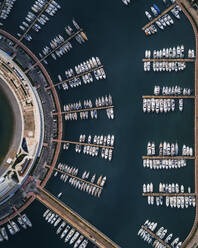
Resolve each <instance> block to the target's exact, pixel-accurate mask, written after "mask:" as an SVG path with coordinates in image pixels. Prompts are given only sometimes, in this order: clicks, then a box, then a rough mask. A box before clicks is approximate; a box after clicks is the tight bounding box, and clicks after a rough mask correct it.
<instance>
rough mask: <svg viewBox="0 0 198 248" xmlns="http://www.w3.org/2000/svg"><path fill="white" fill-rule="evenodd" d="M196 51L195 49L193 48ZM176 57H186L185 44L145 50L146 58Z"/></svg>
mask: <svg viewBox="0 0 198 248" xmlns="http://www.w3.org/2000/svg"><path fill="white" fill-rule="evenodd" d="M193 51H194V50H193ZM151 55H153V59H176V58H178V59H179V58H184V45H178V46H177V47H169V48H163V49H160V50H153V53H152V52H151V50H145V58H146V59H151V58H152V56H151Z"/></svg>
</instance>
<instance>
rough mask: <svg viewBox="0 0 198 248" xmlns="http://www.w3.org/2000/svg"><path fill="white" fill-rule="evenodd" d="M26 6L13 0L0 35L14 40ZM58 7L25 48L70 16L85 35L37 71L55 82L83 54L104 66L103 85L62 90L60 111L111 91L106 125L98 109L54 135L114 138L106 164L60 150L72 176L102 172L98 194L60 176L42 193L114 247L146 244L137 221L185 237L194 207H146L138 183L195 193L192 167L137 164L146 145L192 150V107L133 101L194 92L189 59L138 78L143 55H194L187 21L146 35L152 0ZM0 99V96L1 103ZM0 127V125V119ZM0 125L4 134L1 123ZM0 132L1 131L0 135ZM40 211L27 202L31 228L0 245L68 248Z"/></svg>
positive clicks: (60, 29)
mask: <svg viewBox="0 0 198 248" xmlns="http://www.w3.org/2000/svg"><path fill="white" fill-rule="evenodd" d="M31 2H32V1H30V2H29V1H28V3H27V1H24V0H21V1H17V2H16V5H15V6H16V8H15V9H14V10H13V12H12V13H11V14H10V16H9V18H8V19H7V21H6V22H5V25H4V28H5V29H6V31H8V32H10V33H11V34H13V35H15V36H16V33H17V32H18V31H19V28H18V25H19V24H20V23H21V22H22V21H23V19H24V17H25V15H26V13H27V11H28V10H29V9H30V4H31ZM58 2H59V3H60V4H61V6H62V9H61V10H60V11H59V12H58V13H57V15H56V16H55V17H52V18H51V19H50V21H49V23H48V24H46V26H44V27H43V29H42V30H41V31H40V32H39V33H33V41H32V42H30V43H28V42H26V41H24V43H25V44H26V45H27V46H28V47H29V48H30V49H31V50H32V51H33V52H34V53H35V54H36V55H38V53H39V52H40V51H41V50H42V48H43V47H44V46H45V45H47V44H49V41H50V40H51V39H52V38H54V37H55V36H56V35H57V34H59V33H61V34H63V36H64V37H65V34H64V27H65V25H66V24H71V21H72V18H73V17H74V18H75V19H76V21H77V22H78V23H80V25H81V27H82V28H83V29H84V31H85V33H86V34H87V36H88V39H89V40H88V42H86V43H85V44H83V45H79V44H77V43H75V42H72V44H73V49H72V50H71V51H70V52H69V53H68V54H66V55H64V56H63V57H61V58H59V59H57V60H56V61H54V60H53V59H52V58H49V59H48V62H49V64H48V65H47V66H46V69H47V70H48V72H49V74H50V76H51V78H52V79H53V81H55V82H58V78H57V75H58V74H61V75H62V77H63V78H64V71H65V70H66V69H69V68H74V66H75V65H77V64H79V63H81V62H83V61H85V60H87V59H89V58H91V57H92V56H98V57H99V58H100V59H101V62H102V64H103V65H104V69H105V71H106V74H107V79H106V80H101V81H94V82H93V83H92V84H90V85H82V86H81V87H78V88H74V89H69V90H68V91H63V90H58V89H57V91H58V94H59V96H60V102H61V104H62V106H63V104H68V103H74V102H76V101H79V100H84V99H91V100H93V102H94V100H95V98H96V97H101V96H104V95H105V94H109V93H110V94H111V95H112V97H113V104H114V106H115V120H108V119H107V117H106V114H105V112H104V111H99V112H98V119H97V120H84V121H83V120H82V121H81V120H78V121H68V122H65V121H64V132H63V139H65V140H72V141H78V139H79V136H80V134H86V135H89V134H91V135H92V136H94V135H102V134H103V135H107V134H114V135H115V151H114V153H113V159H112V162H107V161H105V160H104V159H101V157H100V156H98V157H91V156H88V155H84V154H83V153H81V154H78V153H76V152H75V149H74V146H70V149H69V150H68V151H63V150H62V151H61V153H60V157H59V162H61V163H66V164H68V165H69V166H73V167H76V168H79V171H80V173H83V171H85V170H86V171H90V174H91V175H93V174H94V173H96V175H97V176H100V175H101V174H102V175H104V176H106V177H107V181H106V185H105V188H104V190H103V193H102V194H101V197H100V198H97V197H93V196H91V195H88V194H87V193H85V192H82V191H80V190H77V189H75V188H74V187H72V186H71V185H70V184H69V183H65V184H64V183H63V182H62V181H61V180H60V179H59V176H57V177H53V176H52V177H51V179H50V180H49V182H48V184H47V189H48V190H49V191H50V192H51V193H52V194H54V195H56V196H57V194H58V193H60V192H63V195H62V196H61V201H63V202H64V203H65V204H67V205H68V206H69V207H71V208H72V209H73V210H74V211H76V212H77V213H79V214H80V215H81V216H82V217H83V218H85V219H86V220H88V221H89V222H90V223H91V224H93V225H95V226H96V227H97V228H98V229H99V230H101V231H102V232H103V233H105V234H106V235H107V236H109V237H110V238H111V239H112V240H113V241H115V242H116V243H117V244H119V245H120V246H121V247H123V248H146V247H148V244H147V243H145V242H144V241H143V240H141V239H140V238H139V237H138V236H137V232H138V230H139V228H140V226H141V225H142V224H143V223H144V221H145V220H146V219H149V220H151V221H154V222H158V225H159V227H160V226H164V227H165V228H167V229H168V232H169V233H173V234H174V237H175V238H176V237H180V240H184V239H185V238H186V236H187V235H188V233H189V232H190V230H191V227H192V225H193V222H194V216H195V209H193V208H192V207H190V208H188V209H183V210H182V209H171V208H166V206H165V203H164V205H163V206H161V207H157V206H150V205H148V204H147V199H146V198H144V197H143V196H142V185H143V183H150V182H153V185H154V192H157V191H158V185H159V183H160V182H163V183H178V184H180V185H181V184H183V185H184V186H185V189H186V190H187V187H188V186H190V187H191V188H192V189H194V161H187V166H186V167H185V168H181V169H172V170H150V169H148V168H143V166H142V156H143V155H146V145H147V142H148V141H154V142H155V143H156V144H159V143H160V142H162V141H167V142H176V141H177V142H178V144H179V148H180V151H181V148H182V145H183V144H186V145H189V146H194V101H193V100H192V99H186V100H184V111H183V112H179V111H176V112H173V113H168V114H158V115H156V114H144V113H143V111H142V95H152V94H153V88H154V85H160V86H163V85H165V86H166V85H167V86H174V85H179V86H181V87H188V88H191V89H193V88H194V63H188V64H187V68H186V69H185V70H184V71H183V72H158V73H157V72H144V70H143V69H144V68H143V62H142V58H143V57H144V51H145V50H147V49H149V50H154V49H162V48H169V47H173V46H177V45H182V44H183V45H184V47H185V54H186V56H187V53H186V52H187V50H188V49H189V48H190V49H195V40H194V33H193V30H192V27H191V25H190V23H189V21H188V20H187V18H186V17H185V16H184V15H183V14H182V18H181V20H179V21H177V20H176V19H174V21H175V24H174V25H173V26H171V27H169V28H167V29H166V30H165V31H158V33H157V34H155V35H153V36H151V37H147V36H146V35H145V34H144V32H143V31H142V30H141V28H142V27H143V26H144V25H145V24H146V23H147V19H146V17H145V14H144V11H145V10H149V8H150V6H151V5H152V4H154V3H156V2H154V1H152V0H136V1H132V3H131V4H130V5H129V6H128V7H126V6H125V5H124V4H123V3H122V1H121V0H108V1H105V0H100V1H91V0H86V1H79V0H73V1H58ZM158 2H159V3H158ZM23 3H24V4H23ZM157 4H158V6H159V7H160V9H163V8H164V5H163V3H162V1H157ZM31 33H32V32H31ZM2 99H3V98H2V97H0V101H1V100H2ZM3 106H4V105H3V102H0V108H1V109H2V110H0V111H3V110H4V107H3ZM177 106H178V103H177V105H176V107H177ZM1 119H3V118H1ZM2 121H4V120H2ZM8 122H9V121H8ZM0 124H1V125H2V123H1V122H0ZM2 128H3V130H6V129H5V127H2ZM2 128H1V129H0V132H2V133H3V131H2ZM2 135H3V134H2ZM1 137H3V136H1ZM2 140H3V139H2V138H1V141H2ZM1 141H0V142H1ZM4 142H5V141H4ZM0 148H1V143H0ZM1 150H2V149H1ZM44 210H45V207H44V206H42V205H41V204H40V203H38V202H34V203H33V204H32V205H31V206H30V207H29V208H28V209H27V210H26V213H27V214H28V216H29V217H30V219H31V221H32V223H33V228H32V230H30V231H24V230H23V231H22V232H20V233H19V234H17V235H15V236H14V237H10V241H9V242H7V243H6V248H11V247H14V246H15V247H20V248H25V247H26V246H27V243H28V247H30V248H33V247H36V246H39V247H48V248H52V247H55V246H56V247H58V248H63V247H70V246H69V245H68V246H67V245H65V243H64V242H63V241H62V240H60V239H59V237H58V236H57V235H56V233H55V229H54V228H53V227H52V226H50V225H49V224H47V223H46V222H45V221H44V219H43V217H42V214H43V211H44ZM0 247H5V243H3V244H0ZM90 247H93V245H90Z"/></svg>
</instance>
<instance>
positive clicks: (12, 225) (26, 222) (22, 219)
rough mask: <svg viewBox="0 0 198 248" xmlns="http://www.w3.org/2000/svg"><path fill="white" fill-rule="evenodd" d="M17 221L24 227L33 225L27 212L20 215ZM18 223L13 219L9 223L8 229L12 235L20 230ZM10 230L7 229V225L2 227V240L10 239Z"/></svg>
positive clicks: (0, 239)
mask: <svg viewBox="0 0 198 248" xmlns="http://www.w3.org/2000/svg"><path fill="white" fill-rule="evenodd" d="M17 222H18V224H19V225H20V226H21V227H23V228H24V229H27V227H32V223H31V221H30V219H29V218H28V217H27V215H26V214H23V215H20V216H18V218H17ZM18 224H17V223H16V222H15V221H13V220H11V221H9V222H8V223H7V230H8V232H9V233H10V234H11V235H14V234H16V233H18V232H19V231H20V227H19V225H18ZM8 232H7V231H6V227H5V226H3V227H1V228H0V242H2V241H4V240H8V239H9V236H8Z"/></svg>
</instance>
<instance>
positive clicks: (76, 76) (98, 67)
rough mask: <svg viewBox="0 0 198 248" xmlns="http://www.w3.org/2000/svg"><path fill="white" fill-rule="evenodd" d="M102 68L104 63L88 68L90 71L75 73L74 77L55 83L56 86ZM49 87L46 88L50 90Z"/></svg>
mask: <svg viewBox="0 0 198 248" xmlns="http://www.w3.org/2000/svg"><path fill="white" fill-rule="evenodd" d="M101 68H103V65H100V66H97V67H94V68H92V69H91V70H88V71H85V72H82V73H79V74H77V75H75V76H73V77H70V78H67V79H65V80H63V81H61V82H59V83H55V84H54V86H55V87H56V86H58V85H61V84H64V83H67V82H69V81H71V80H74V79H77V78H80V77H82V76H84V75H87V74H88V73H91V72H93V71H96V70H99V69H101ZM48 89H50V87H47V88H46V90H48Z"/></svg>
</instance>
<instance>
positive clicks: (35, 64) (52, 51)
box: [25, 29, 82, 88]
mask: <svg viewBox="0 0 198 248" xmlns="http://www.w3.org/2000/svg"><path fill="white" fill-rule="evenodd" d="M80 32H82V29H80V30H78V31H77V32H76V33H74V34H73V35H71V36H69V38H68V39H66V40H64V41H63V42H62V43H61V44H59V45H58V46H57V47H55V48H54V49H52V50H51V51H50V52H49V53H48V54H46V55H45V56H44V57H43V58H41V59H40V60H39V61H37V62H36V63H34V64H33V65H32V66H30V68H28V69H27V70H26V71H25V73H26V74H27V73H28V72H29V71H30V70H31V69H32V68H34V67H35V66H37V65H38V64H40V63H41V62H42V61H43V60H45V59H46V58H47V57H49V56H50V55H51V54H52V53H54V52H55V51H56V50H58V49H59V48H60V47H62V46H63V45H65V44H66V43H67V42H68V41H70V40H71V39H73V38H74V37H75V36H76V35H77V34H79V33H80ZM49 88H50V87H49Z"/></svg>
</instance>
